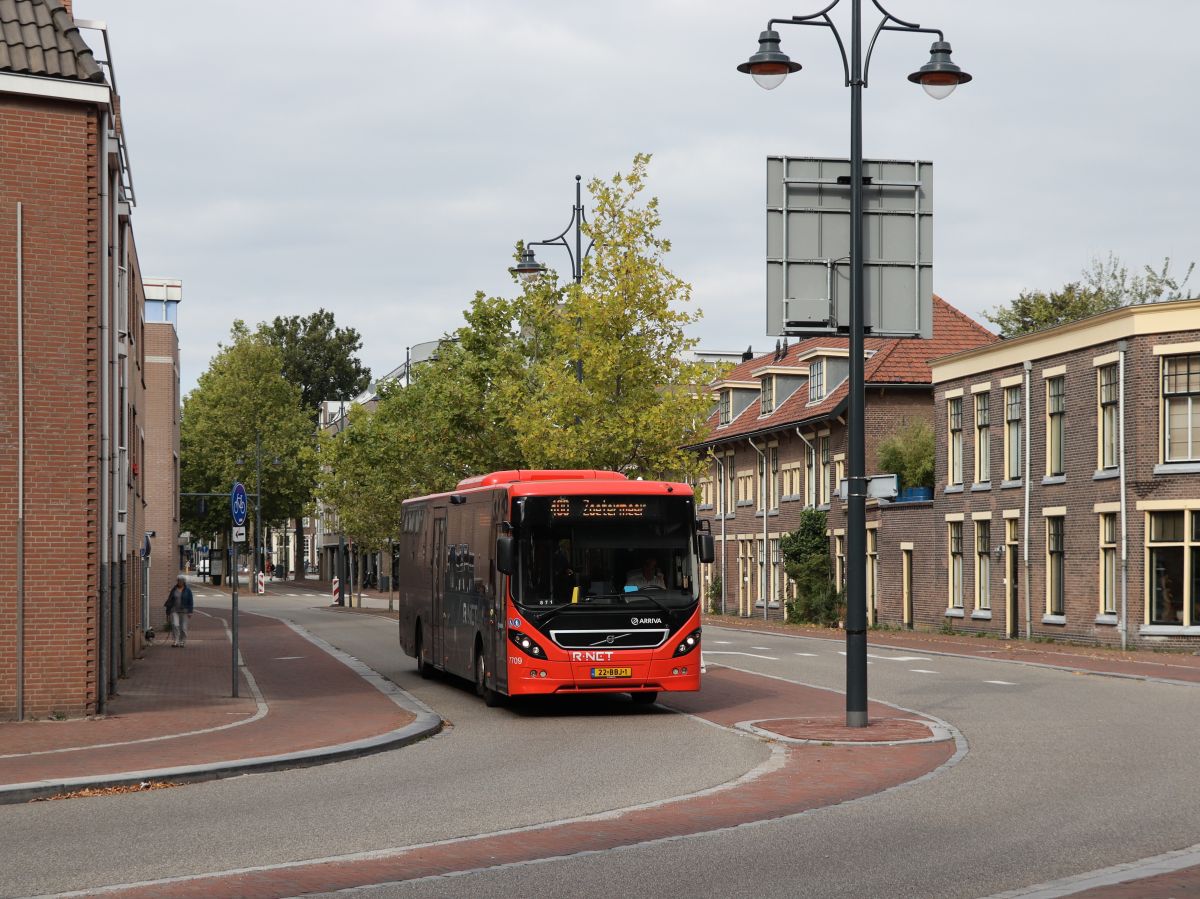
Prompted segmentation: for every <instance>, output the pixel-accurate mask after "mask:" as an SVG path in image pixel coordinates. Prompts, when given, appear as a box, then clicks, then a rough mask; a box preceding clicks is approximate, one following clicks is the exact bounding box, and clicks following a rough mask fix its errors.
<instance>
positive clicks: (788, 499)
mask: <svg viewBox="0 0 1200 899" xmlns="http://www.w3.org/2000/svg"><path fill="white" fill-rule="evenodd" d="M802 499H804V497H803V496H800V495H799V494H797V495H795V496H793V495H791V494H788V495H787V496H781V497H780V498H779V501H780V502H784V503H798V502H800V500H802Z"/></svg>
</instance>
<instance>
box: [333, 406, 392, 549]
mask: <svg viewBox="0 0 1200 899" xmlns="http://www.w3.org/2000/svg"><path fill="white" fill-rule="evenodd" d="M383 424H384V421H383V420H382V419H380V417H379V416H377V415H372V414H370V413H369V412H367V411H366V410H365V409H363V408H362V407H361V406H354V407H353V408H351V410H350V412H349V415H348V422H347V426H346V427H345V428H344V429H342V430H341V431H340V432H338V433H337V434H333V435H325V436H323V437H322V439H321V462H322V465H321V469H320V474H319V476H318V482H317V489H318V492H319V493H320V495H321V498H322V499H323V500H324V502H325V503H326V505H328V506H329V507H331V508H332V509H333V511H334V512H336V513H337V516H338V524H339V527H340V528H341V531H342V533H344V534H345V535H346V536H347V537H349V538H350V539H352V540H353V541H354V542H355V543H357V544H359V545H360V546H361V547H362V548H363V549H365V550H378V549H382V548H383V546H384V545H385V544H386V543H387V541H388V540H389V539H391V538H394V537H395V536H396V535H397V533H398V531H399V528H398V524H399V518H400V503H401V501H403V499H404V496H403V495H401V494H399V493H398V492H397V491H396V485H395V483H394V482H392V481H391V479H389V478H388V476H387V474H388V472H389V471H390V470H392V469H393V468H394V467H395V459H394V458H392V456H393V453H394V448H393V447H392V445H391V443H390V442H389V441H388V439H387V435H386V434H381V433H380V428H381V426H382V425H383Z"/></svg>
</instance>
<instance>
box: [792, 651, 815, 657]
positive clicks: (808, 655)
mask: <svg viewBox="0 0 1200 899" xmlns="http://www.w3.org/2000/svg"><path fill="white" fill-rule="evenodd" d="M795 655H798V656H807V657H808V658H810V659H815V658H816V657H817V654H816V653H815V652H797V653H795Z"/></svg>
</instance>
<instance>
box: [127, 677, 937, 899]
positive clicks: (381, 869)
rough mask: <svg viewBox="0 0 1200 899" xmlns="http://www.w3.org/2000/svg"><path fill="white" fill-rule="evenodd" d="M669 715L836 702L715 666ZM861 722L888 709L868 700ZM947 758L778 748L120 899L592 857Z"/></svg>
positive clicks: (897, 779)
mask: <svg viewBox="0 0 1200 899" xmlns="http://www.w3.org/2000/svg"><path fill="white" fill-rule="evenodd" d="M665 701H666V702H667V703H668V704H669V705H671V706H672V707H674V708H677V709H679V710H680V711H685V712H688V713H690V714H693V715H698V716H701V717H704V718H706V719H708V720H710V721H715V722H717V723H720V724H732V723H736V722H740V721H746V720H750V719H758V718H769V717H780V716H781V715H786V714H788V713H790V712H804V713H811V712H822V711H831V710H833V709H836V708H839V707H840V706H841V703H842V702H843V699H842V697H841V696H840V695H839V694H836V693H830V692H827V691H824V690H818V689H816V688H810V687H802V686H799V685H796V684H790V683H786V682H784V681H778V680H772V679H768V678H763V677H758V676H756V675H753V674H748V673H744V672H740V671H733V670H730V669H715V670H713V671H711V672H710V673H709V674H708V675H707V677H706V678H705V681H704V688H703V690H702V691H701V692H700V693H696V694H677V695H673V696H670V697H669V698H668V699H666V700H665ZM870 711H871V714H873V715H881V716H882V715H889V716H891V715H894V714H895V709H892V708H890V707H888V706H883V705H880V704H878V703H872V704H871V707H870ZM954 752H955V744H954V742H953V741H944V742H940V743H919V744H909V745H904V746H870V745H863V746H819V745H804V746H790V747H787V748H781V749H780V750H779V753H780V763H779V764H777V765H773V766H771V765H768V766H767V768H766V770H764V771H761V772H760V773H759V775H758V776H757V777H753V778H751V779H743V780H741V781H739V782H735V783H733V784H730V785H726V786H724V787H720V788H717V789H715V790H706V791H703V792H702V793H699V794H696V795H693V796H687V797H682V798H679V799H675V800H669V801H667V802H663V803H657V804H654V805H650V806H647V807H641V808H633V809H625V810H617V811H614V812H609V813H605V814H601V815H591V816H588V817H585V818H582V819H578V820H574V821H567V822H562V823H552V824H549V825H545V826H542V827H536V828H529V829H524V830H519V831H514V832H507V833H501V834H494V835H484V836H479V837H473V838H466V839H460V840H452V841H447V842H443V843H435V844H431V845H426V846H417V847H411V848H400V849H394V850H385V851H382V852H376V853H371V854H369V855H368V856H366V857H358V858H344V859H331V860H327V861H314V862H306V863H300V864H294V865H289V866H286V867H278V868H268V869H263V870H257V871H246V872H242V873H235V874H227V875H220V874H216V875H208V876H201V877H195V878H189V879H185V880H178V881H169V882H160V883H154V884H147V885H144V886H140V887H132V888H129V889H128V890H125V891H121V893H120V895H123V896H147V897H176V896H186V897H208V896H213V895H237V896H244V897H267V896H292V895H298V894H303V893H313V892H324V891H331V890H337V889H347V888H351V887H355V886H362V885H367V884H377V883H389V882H393V881H402V880H411V879H413V878H418V877H427V876H431V875H438V874H448V873H451V872H455V871H465V870H471V869H474V868H482V867H492V866H495V865H503V864H509V863H513V862H521V861H530V860H534V859H539V858H551V857H557V856H561V855H571V854H575V853H579V852H588V851H603V850H607V849H614V848H617V847H619V846H627V845H630V844H633V843H639V842H643V841H646V840H654V839H660V838H664V837H672V836H681V835H687V834H695V833H702V832H705V831H711V830H717V829H720V828H725V827H732V826H735V825H738V824H744V823H748V822H753V821H762V820H767V819H771V818H778V817H782V816H785V815H792V814H796V813H799V812H803V811H806V810H809V809H814V808H819V807H821V806H827V805H833V804H836V803H840V802H845V801H847V800H850V799H855V798H858V797H862V796H867V795H870V794H872V793H877V792H879V791H881V790H884V789H887V788H888V787H892V786H895V785H897V784H901V783H905V782H907V781H910V780H913V779H915V778H917V777H920V776H922V775H924V774H926V773H928V772H930V771H932V770H934V769H935V768H937V767H938V766H939V765H941V764H942V763H944V762H945V761H946V760H948V759H949V758H950V757H951V755H952V754H953V753H954Z"/></svg>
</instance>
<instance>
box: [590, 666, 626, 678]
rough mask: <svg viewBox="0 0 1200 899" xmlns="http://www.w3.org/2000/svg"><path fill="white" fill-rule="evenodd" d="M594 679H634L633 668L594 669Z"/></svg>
mask: <svg viewBox="0 0 1200 899" xmlns="http://www.w3.org/2000/svg"><path fill="white" fill-rule="evenodd" d="M592 677H633V669H632V668H593V669H592Z"/></svg>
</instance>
